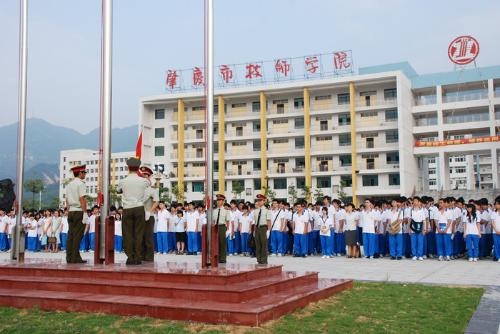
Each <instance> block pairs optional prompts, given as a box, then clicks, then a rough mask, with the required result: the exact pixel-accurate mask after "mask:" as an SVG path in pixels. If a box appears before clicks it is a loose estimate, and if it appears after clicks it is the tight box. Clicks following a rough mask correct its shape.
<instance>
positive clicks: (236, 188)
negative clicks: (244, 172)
mask: <svg viewBox="0 0 500 334" xmlns="http://www.w3.org/2000/svg"><path fill="white" fill-rule="evenodd" d="M244 191H245V186H244V184H243V181H241V182H233V189H232V190H231V192H232V193H233V195H234V198H235V199H239V198H240V195H241V193H242V192H244Z"/></svg>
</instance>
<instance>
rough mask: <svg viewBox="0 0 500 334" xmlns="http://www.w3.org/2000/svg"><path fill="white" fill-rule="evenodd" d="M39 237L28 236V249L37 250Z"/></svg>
mask: <svg viewBox="0 0 500 334" xmlns="http://www.w3.org/2000/svg"><path fill="white" fill-rule="evenodd" d="M37 240H38V238H37V237H28V250H29V251H31V252H35V251H37V249H36V246H37Z"/></svg>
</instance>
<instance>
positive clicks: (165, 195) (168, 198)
mask: <svg viewBox="0 0 500 334" xmlns="http://www.w3.org/2000/svg"><path fill="white" fill-rule="evenodd" d="M159 193H160V194H159V195H160V201H163V202H165V203H166V204H170V203H172V195H171V194H170V189H169V188H168V187H164V186H163V185H162V184H161V183H160V190H159Z"/></svg>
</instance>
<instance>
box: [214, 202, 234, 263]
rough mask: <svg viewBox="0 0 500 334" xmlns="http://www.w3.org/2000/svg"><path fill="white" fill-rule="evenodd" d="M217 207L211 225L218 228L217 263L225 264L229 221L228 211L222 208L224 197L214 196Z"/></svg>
mask: <svg viewBox="0 0 500 334" xmlns="http://www.w3.org/2000/svg"><path fill="white" fill-rule="evenodd" d="M216 199H217V207H216V208H215V209H214V211H213V219H214V220H213V224H214V225H217V228H218V232H217V233H218V244H219V263H226V247H227V246H226V231H227V228H228V225H229V222H230V221H231V214H230V212H229V210H226V209H225V208H224V201H225V199H226V196H224V195H222V194H217V195H216Z"/></svg>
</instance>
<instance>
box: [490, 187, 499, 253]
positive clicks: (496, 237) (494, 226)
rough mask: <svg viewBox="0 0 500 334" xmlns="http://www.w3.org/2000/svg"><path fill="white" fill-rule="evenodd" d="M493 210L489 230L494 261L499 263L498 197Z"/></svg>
mask: <svg viewBox="0 0 500 334" xmlns="http://www.w3.org/2000/svg"><path fill="white" fill-rule="evenodd" d="M494 209H495V210H494V211H492V212H491V214H490V217H491V228H492V233H493V244H494V245H493V249H494V251H493V253H494V259H495V260H496V261H498V262H500V197H497V199H496V200H495V208H494Z"/></svg>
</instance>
